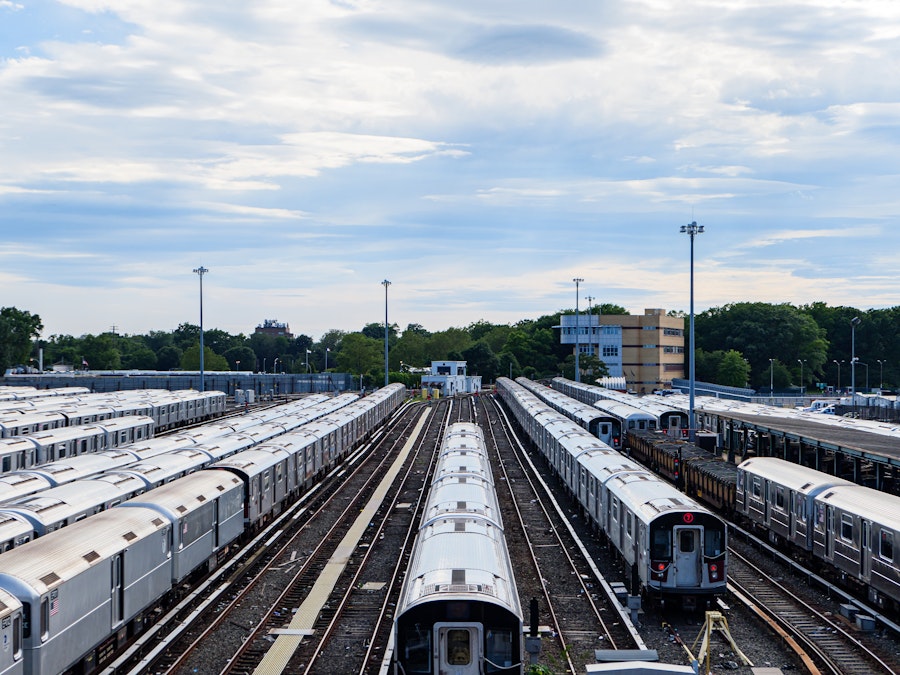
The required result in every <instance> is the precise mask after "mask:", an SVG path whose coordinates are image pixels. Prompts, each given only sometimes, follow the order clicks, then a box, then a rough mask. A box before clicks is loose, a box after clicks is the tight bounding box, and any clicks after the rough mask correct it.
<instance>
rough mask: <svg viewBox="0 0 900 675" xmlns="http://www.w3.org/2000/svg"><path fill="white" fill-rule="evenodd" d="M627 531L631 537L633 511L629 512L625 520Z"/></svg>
mask: <svg viewBox="0 0 900 675" xmlns="http://www.w3.org/2000/svg"><path fill="white" fill-rule="evenodd" d="M625 530H626V531H627V532H628V535H629V536H631V511H629V512H628V517H627V518H626V519H625Z"/></svg>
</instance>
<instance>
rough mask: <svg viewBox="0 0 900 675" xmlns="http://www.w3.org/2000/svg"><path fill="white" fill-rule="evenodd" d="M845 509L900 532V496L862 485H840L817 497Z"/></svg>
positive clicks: (817, 499)
mask: <svg viewBox="0 0 900 675" xmlns="http://www.w3.org/2000/svg"><path fill="white" fill-rule="evenodd" d="M816 501H817V502H819V501H822V502H825V503H827V504H831V505H832V506H835V507H837V508H840V509H842V510H843V511H848V512H851V513H853V514H855V515H857V516H860V517H861V518H865V519H866V520H870V521H872V522H876V523H878V524H880V525H882V526H885V527H889V528H891V529H892V530H894V531H895V532H900V497H898V496H897V495H892V494H889V493H887V492H881V491H879V490H873V489H872V488H867V487H863V486H861V485H838V486H835V487H833V488H830V489H828V490H826V491H825V492H823V493H822V494H820V495H819V496H818V497H816Z"/></svg>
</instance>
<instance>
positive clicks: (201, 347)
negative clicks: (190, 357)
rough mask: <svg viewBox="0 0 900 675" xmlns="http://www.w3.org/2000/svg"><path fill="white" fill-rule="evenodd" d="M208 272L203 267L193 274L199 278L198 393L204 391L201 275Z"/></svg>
mask: <svg viewBox="0 0 900 675" xmlns="http://www.w3.org/2000/svg"><path fill="white" fill-rule="evenodd" d="M207 272H209V270H208V269H206V268H205V267H204V266H203V265H200V267H198V268H197V269H195V270H194V274H196V275H198V276H199V277H200V391H206V390H205V389H204V385H205V382H204V379H203V275H204V274H206V273H207Z"/></svg>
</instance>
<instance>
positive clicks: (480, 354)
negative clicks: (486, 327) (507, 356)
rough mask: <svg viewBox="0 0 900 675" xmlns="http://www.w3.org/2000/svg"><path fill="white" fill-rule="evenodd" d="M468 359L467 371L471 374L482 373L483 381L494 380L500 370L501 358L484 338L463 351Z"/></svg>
mask: <svg viewBox="0 0 900 675" xmlns="http://www.w3.org/2000/svg"><path fill="white" fill-rule="evenodd" d="M462 357H463V360H464V361H466V366H467V368H466V371H467V372H468V373H469V374H470V375H481V378H482V382H493V381H494V380H495V379H496V378H497V373H498V372H499V371H500V359H498V358H497V355H496V354H494V350H492V349H491V346H490V345H489V344H488V343H487V342H485V341H484V340H479V341H478V342H476V343H475V344H474V345H472V346H471V347H469V348H468V349H466V350H465V351H464V352H463V353H462Z"/></svg>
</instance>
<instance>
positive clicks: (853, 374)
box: [850, 316, 862, 396]
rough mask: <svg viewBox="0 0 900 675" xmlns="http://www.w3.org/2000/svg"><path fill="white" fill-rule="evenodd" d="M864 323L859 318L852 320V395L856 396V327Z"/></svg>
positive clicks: (855, 317)
mask: <svg viewBox="0 0 900 675" xmlns="http://www.w3.org/2000/svg"><path fill="white" fill-rule="evenodd" d="M860 323H862V320H861V319H860V318H859V317H858V316H854V317H853V318H852V319H850V395H851V396H853V395H854V394H856V327H857V326H858V325H859V324H860Z"/></svg>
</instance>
